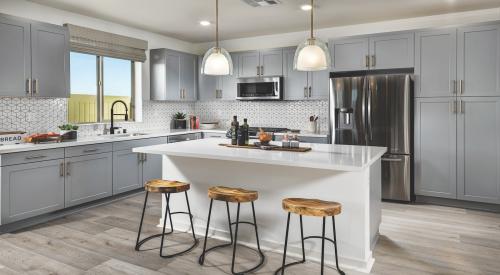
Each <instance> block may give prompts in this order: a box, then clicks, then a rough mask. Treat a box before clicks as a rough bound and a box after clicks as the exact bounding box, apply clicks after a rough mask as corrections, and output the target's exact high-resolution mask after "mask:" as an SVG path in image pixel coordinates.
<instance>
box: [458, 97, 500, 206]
mask: <svg viewBox="0 0 500 275" xmlns="http://www.w3.org/2000/svg"><path fill="white" fill-rule="evenodd" d="M459 102H460V103H461V104H462V107H461V108H459V109H460V111H461V112H460V113H459V115H458V146H457V148H458V198H459V199H462V200H469V201H477V202H487V203H500V98H499V97H491V98H488V97H470V98H469V97H463V98H462V99H461V101H459Z"/></svg>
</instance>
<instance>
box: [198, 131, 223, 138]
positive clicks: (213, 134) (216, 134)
mask: <svg viewBox="0 0 500 275" xmlns="http://www.w3.org/2000/svg"><path fill="white" fill-rule="evenodd" d="M203 138H227V137H226V133H219V132H203Z"/></svg>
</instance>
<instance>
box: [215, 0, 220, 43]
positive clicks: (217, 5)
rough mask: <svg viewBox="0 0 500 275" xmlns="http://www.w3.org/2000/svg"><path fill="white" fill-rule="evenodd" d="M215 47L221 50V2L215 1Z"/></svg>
mask: <svg viewBox="0 0 500 275" xmlns="http://www.w3.org/2000/svg"><path fill="white" fill-rule="evenodd" d="M215 47H216V48H217V49H218V48H219V0H215Z"/></svg>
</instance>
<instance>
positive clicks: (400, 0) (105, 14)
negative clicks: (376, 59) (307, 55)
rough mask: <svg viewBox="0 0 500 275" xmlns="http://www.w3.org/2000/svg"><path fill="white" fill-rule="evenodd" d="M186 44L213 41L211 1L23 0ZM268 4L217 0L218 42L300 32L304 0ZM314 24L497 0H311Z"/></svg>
mask: <svg viewBox="0 0 500 275" xmlns="http://www.w3.org/2000/svg"><path fill="white" fill-rule="evenodd" d="M29 1H31V2H36V3H39V4H42V5H46V6H50V7H54V8H57V9H62V10H67V11H70V12H74V13H79V14H83V15H87V16H91V17H95V18H99V19H103V20H107V21H112V22H116V23H119V24H122V25H126V26H131V27H135V28H139V29H143V30H147V31H151V32H155V33H159V34H163V35H167V36H170V37H174V38H178V39H181V40H184V41H188V42H209V41H213V40H214V30H215V27H214V26H213V25H212V26H209V27H203V26H201V25H199V21H201V20H209V21H211V22H214V21H215V8H214V7H215V0H85V1H81V0H29ZM280 1H281V4H280V5H278V6H273V7H251V6H249V5H248V4H246V3H244V2H243V1H242V0H219V3H220V4H219V5H220V8H219V10H220V14H219V15H220V18H219V21H220V35H221V39H222V40H226V39H233V38H242V37H251V36H258V35H267V34H275V33H285V32H294V31H303V30H307V29H308V24H309V22H308V20H309V17H308V16H309V13H308V12H304V11H302V10H301V9H300V5H302V4H305V3H308V2H309V1H308V0H280ZM315 6H316V7H317V9H316V11H315V14H316V16H315V26H316V27H317V28H325V27H334V26H342V25H351V24H359V23H368V22H376V21H383V20H391V19H402V18H409V17H418V16H427V15H435V14H442V13H451V12H459V11H468V10H477V9H486V8H495V7H500V0H316V1H315Z"/></svg>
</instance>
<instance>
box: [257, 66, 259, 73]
mask: <svg viewBox="0 0 500 275" xmlns="http://www.w3.org/2000/svg"><path fill="white" fill-rule="evenodd" d="M257 75H260V66H257Z"/></svg>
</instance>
